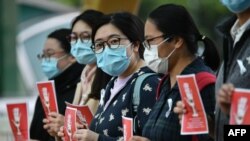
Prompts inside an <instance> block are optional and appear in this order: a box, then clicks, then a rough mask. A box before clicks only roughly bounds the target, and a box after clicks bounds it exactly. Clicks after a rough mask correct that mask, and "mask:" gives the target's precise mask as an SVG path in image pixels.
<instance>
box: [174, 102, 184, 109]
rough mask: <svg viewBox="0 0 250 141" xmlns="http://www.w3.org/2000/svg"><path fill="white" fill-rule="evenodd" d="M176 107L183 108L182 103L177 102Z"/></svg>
mask: <svg viewBox="0 0 250 141" xmlns="http://www.w3.org/2000/svg"><path fill="white" fill-rule="evenodd" d="M176 106H177V107H180V108H184V103H183V102H182V101H177V102H176Z"/></svg>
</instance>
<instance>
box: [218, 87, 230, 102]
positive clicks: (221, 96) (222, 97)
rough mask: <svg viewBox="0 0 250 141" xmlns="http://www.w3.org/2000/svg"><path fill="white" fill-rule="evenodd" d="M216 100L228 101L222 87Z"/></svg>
mask: <svg viewBox="0 0 250 141" xmlns="http://www.w3.org/2000/svg"><path fill="white" fill-rule="evenodd" d="M218 101H219V102H220V103H230V101H229V98H228V95H227V93H226V91H224V90H223V89H220V90H219V92H218Z"/></svg>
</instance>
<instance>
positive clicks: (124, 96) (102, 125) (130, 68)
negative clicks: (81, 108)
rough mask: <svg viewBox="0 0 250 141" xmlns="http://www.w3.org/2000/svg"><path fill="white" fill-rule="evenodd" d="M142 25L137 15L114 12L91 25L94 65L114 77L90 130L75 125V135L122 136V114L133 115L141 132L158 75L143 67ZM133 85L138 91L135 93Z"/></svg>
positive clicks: (94, 139) (91, 137) (93, 140)
mask: <svg viewBox="0 0 250 141" xmlns="http://www.w3.org/2000/svg"><path fill="white" fill-rule="evenodd" d="M143 27H144V26H143V23H142V21H141V20H140V19H139V18H138V17H136V16H134V15H132V14H129V13H115V14H111V15H107V16H105V17H103V18H102V20H101V22H100V24H99V25H98V26H97V27H96V28H95V29H94V31H93V34H92V41H93V42H94V43H93V50H94V52H95V53H96V56H97V66H98V67H100V68H101V69H102V70H103V71H104V72H106V73H108V74H110V75H112V76H114V77H113V78H112V79H111V81H110V82H109V83H108V85H107V87H106V90H105V91H103V93H102V95H101V100H100V105H99V107H98V110H97V113H96V114H95V117H94V119H93V121H92V123H91V126H90V130H87V129H78V130H77V132H76V133H75V135H74V137H75V138H76V139H78V140H88V141H97V140H106V141H112V140H119V139H122V136H123V126H122V116H125V117H131V118H133V119H134V122H135V130H134V134H138V135H140V134H141V129H142V128H143V126H144V124H145V122H146V121H147V118H148V116H149V114H150V111H151V107H152V106H153V105H154V103H155V91H156V87H157V84H158V82H159V77H158V75H156V74H155V73H153V71H151V70H150V69H149V68H148V67H145V64H144V61H143V60H142V55H143V50H144V48H143V46H142V44H141V43H142V41H143V39H144V31H143ZM145 74H152V75H150V76H148V77H146V78H145V79H144V80H143V81H142V83H141V85H140V86H139V87H135V82H137V78H141V77H142V76H143V75H145ZM136 89H139V91H140V92H138V93H135V91H137V90H136ZM134 90H135V91H134ZM136 96H139V101H136V98H135V97H136ZM137 103H139V104H137ZM61 135H62V134H61Z"/></svg>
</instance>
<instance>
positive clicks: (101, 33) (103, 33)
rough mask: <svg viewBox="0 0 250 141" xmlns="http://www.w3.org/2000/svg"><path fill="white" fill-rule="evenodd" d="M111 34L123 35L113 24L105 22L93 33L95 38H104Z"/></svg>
mask: <svg viewBox="0 0 250 141" xmlns="http://www.w3.org/2000/svg"><path fill="white" fill-rule="evenodd" d="M111 35H121V36H124V35H123V33H122V32H121V31H120V30H119V29H118V28H117V27H116V26H114V25H112V24H106V25H103V26H101V27H100V28H99V29H98V30H97V32H96V35H95V40H99V39H106V38H108V37H110V36H111Z"/></svg>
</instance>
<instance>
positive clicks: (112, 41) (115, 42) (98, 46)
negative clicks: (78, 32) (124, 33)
mask: <svg viewBox="0 0 250 141" xmlns="http://www.w3.org/2000/svg"><path fill="white" fill-rule="evenodd" d="M121 40H128V38H126V37H110V38H109V39H108V40H106V41H95V42H94V44H93V45H92V46H91V48H92V50H93V51H94V53H96V54H99V53H102V52H103V50H104V48H105V44H106V45H107V46H108V47H109V48H111V49H116V48H119V47H120V41H121Z"/></svg>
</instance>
